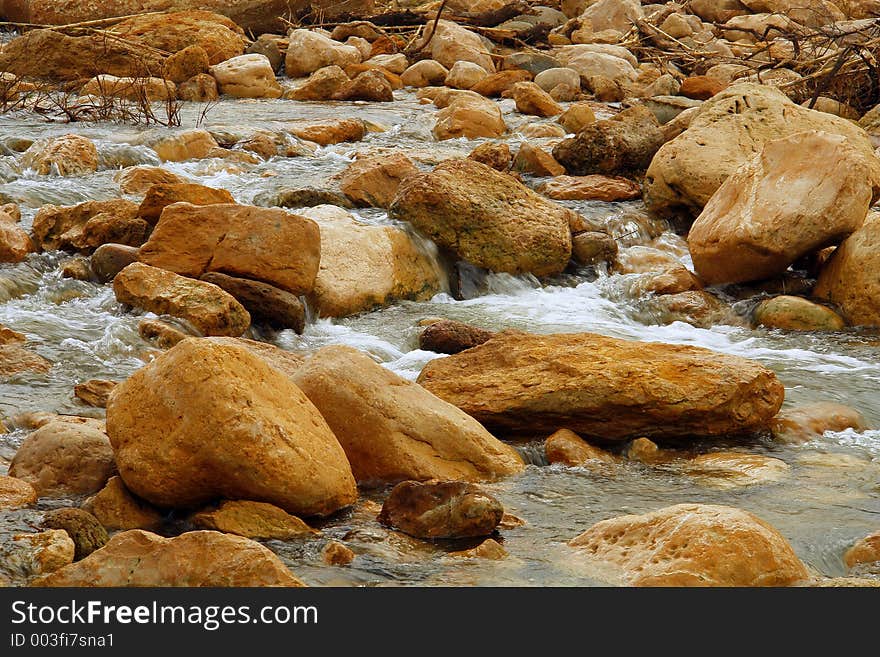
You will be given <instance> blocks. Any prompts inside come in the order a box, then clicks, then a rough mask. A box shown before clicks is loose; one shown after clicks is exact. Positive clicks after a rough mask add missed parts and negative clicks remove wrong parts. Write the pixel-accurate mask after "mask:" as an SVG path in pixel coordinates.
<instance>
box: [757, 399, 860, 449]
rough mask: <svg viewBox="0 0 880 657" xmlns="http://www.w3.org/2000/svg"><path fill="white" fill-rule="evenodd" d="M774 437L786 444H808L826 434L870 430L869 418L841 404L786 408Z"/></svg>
mask: <svg viewBox="0 0 880 657" xmlns="http://www.w3.org/2000/svg"><path fill="white" fill-rule="evenodd" d="M770 428H771V430H772V432H773V438H775V439H776V440H778V441H780V442H784V443H805V442H807V441H809V440H813V439H814V438H819V437H820V436H821V435H822V434H824V433H825V432H826V431H844V430H846V429H855V430H856V431H865V430H866V429H869V428H870V427H869V426H868V423H867V421H866V420H865V416H864V415H862V414H861V413H860V412H859V411H857V410H856V409H854V408H851V407H849V406H846V405H844V404H838V403H837V402H815V403H812V404H803V405H800V406H793V407H791V408H786V409H785V410H783V411H782V412H781V413H779V415H777V416H776V417H775V418H773V424H772V426H771V427H770Z"/></svg>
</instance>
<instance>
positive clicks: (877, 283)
mask: <svg viewBox="0 0 880 657" xmlns="http://www.w3.org/2000/svg"><path fill="white" fill-rule="evenodd" d="M878 243H880V213H877V212H871V213H870V214H868V217H867V218H866V219H865V222H864V223H863V224H862V226H861V227H860V228H859V229H858V230H856V231H855V232H854V233H853V234H852V235H850V236H849V237H848V238H846V240H844V242H843V243H842V244H841V245H840V246H839V247H837V249H836V250H835V251H834V254H833V255H832V256H831V258H830V260H828V262H826V263H825V265H824V266H823V267H822V270H821V271H820V272H819V278H818V280H817V281H816V287H815V288H814V289H813V296H814V297H816V298H817V299H824V300H826V301H831V302H833V303H835V304H837V306H838V307H839V309H840V311H841V313H842V314H843V316H844V318H845V319H846V320H847V321H848V322H849V323H850V324H851V325H853V326H856V325H861V326H880V275H878V272H880V250H878V248H877V244H878Z"/></svg>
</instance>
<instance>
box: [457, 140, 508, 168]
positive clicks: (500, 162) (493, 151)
mask: <svg viewBox="0 0 880 657" xmlns="http://www.w3.org/2000/svg"><path fill="white" fill-rule="evenodd" d="M468 159H469V160H474V161H475V162H481V163H482V164H485V165H486V166H488V167H492V168H493V169H495V170H496V171H502V172H504V171H507V170H508V169H509V168H510V166H511V164H512V163H513V155H512V154H511V152H510V146H508V145H507V144H505V143H503V142H501V143H495V142H491V141H487V142H485V143H482V144H480V145H479V146H477V147H476V148H475V149H474V150H472V151H471V152H470V154H469V155H468Z"/></svg>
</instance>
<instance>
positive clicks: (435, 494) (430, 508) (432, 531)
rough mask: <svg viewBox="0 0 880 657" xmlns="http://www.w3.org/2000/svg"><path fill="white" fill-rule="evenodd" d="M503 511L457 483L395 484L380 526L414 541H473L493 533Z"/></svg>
mask: <svg viewBox="0 0 880 657" xmlns="http://www.w3.org/2000/svg"><path fill="white" fill-rule="evenodd" d="M503 515H504V507H503V506H502V505H501V502H499V501H498V500H496V499H495V498H494V497H492V496H491V495H489V494H488V493H486V492H485V491H484V490H482V489H481V488H479V487H478V486H475V485H474V484H469V483H464V482H460V481H438V482H428V483H419V482H417V481H404V482H401V483H399V484H397V485H396V486H395V487H394V488H393V489H392V490H391V494H390V495H388V498H387V499H386V500H385V503H384V504H383V505H382V512H381V513H380V514H379V522H381V523H382V524H383V525H388V526H389V527H395V528H397V529H399V530H400V531H402V532H404V533H405V534H409V535H410V536H415V537H416V538H426V539H438V538H473V537H476V536H489V535H490V534H491V533H492V532H494V531H495V528H496V527H497V526H498V523H500V522H501V517H502V516H503Z"/></svg>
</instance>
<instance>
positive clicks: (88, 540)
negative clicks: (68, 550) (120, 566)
mask: <svg viewBox="0 0 880 657" xmlns="http://www.w3.org/2000/svg"><path fill="white" fill-rule="evenodd" d="M41 527H43V528H46V529H62V530H64V531H65V532H67V535H68V536H70V538H71V540H73V544H74V547H75V552H74V555H73V560H74V561H79V560H80V559H82V558H84V557H87V556H88V555H90V554H91V553H92V552H94V551H95V550H98V549H100V548H102V547H104V545H105V544H106V543H107V541H108V540H109V537H108V536H107V530H106V529H104V526H103V525H102V524H101V523H100V522H98V519H97V518H95V516H93V515H92V514H91V513H89V512H88V511H83V510H82V509H78V508H76V507H66V508H60V509H53V510H52V511H49V512H47V513H46V514H45V515H44V516H43V522H42V523H41Z"/></svg>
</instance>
